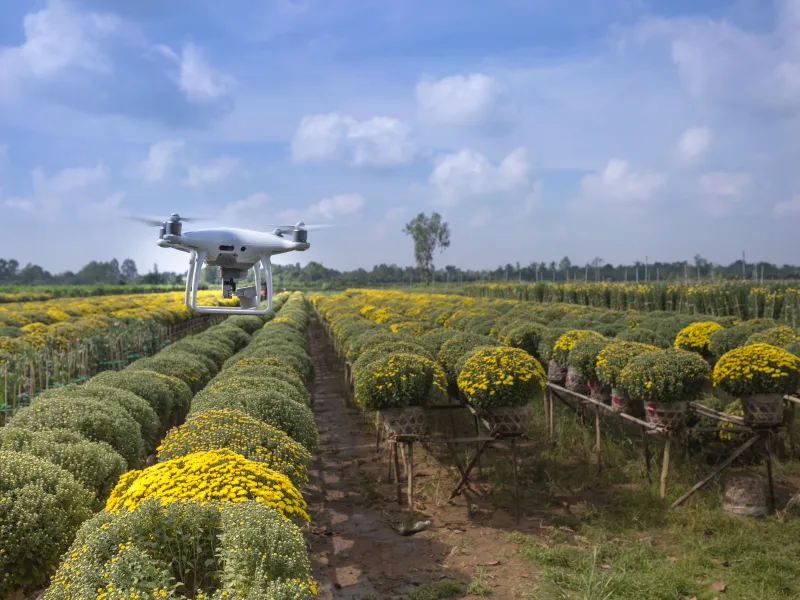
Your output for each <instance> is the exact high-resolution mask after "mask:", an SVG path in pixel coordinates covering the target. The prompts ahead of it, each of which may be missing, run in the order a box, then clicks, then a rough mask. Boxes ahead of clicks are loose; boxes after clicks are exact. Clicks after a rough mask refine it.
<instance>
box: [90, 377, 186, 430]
mask: <svg viewBox="0 0 800 600" xmlns="http://www.w3.org/2000/svg"><path fill="white" fill-rule="evenodd" d="M157 375H158V374H157V373H156V372H155V371H146V370H141V371H139V370H129V369H123V370H122V371H103V372H102V373H99V374H97V375H95V376H94V377H92V379H91V380H89V381H88V382H87V383H86V384H85V386H86V388H87V389H89V388H90V387H93V386H95V385H101V386H108V387H114V388H118V389H121V390H127V391H129V392H131V393H133V394H136V395H137V396H139V397H140V398H144V399H145V400H146V401H147V402H148V404H150V407H151V408H152V409H153V410H154V411H155V412H156V414H157V415H158V418H159V419H160V420H161V422H162V423H164V422H166V421H167V419H168V418H169V415H170V414H171V413H172V409H173V403H174V402H175V400H176V398H175V395H174V393H173V391H172V388H171V387H170V385H169V383H168V382H167V381H164V379H163V378H161V377H158V376H157ZM184 385H186V384H184ZM187 391H188V392H189V399H191V390H188V389H187ZM184 402H186V399H184Z"/></svg>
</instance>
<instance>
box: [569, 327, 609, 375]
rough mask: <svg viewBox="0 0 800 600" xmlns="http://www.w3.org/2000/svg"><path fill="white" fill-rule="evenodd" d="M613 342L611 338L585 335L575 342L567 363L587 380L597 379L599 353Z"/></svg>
mask: <svg viewBox="0 0 800 600" xmlns="http://www.w3.org/2000/svg"><path fill="white" fill-rule="evenodd" d="M610 343H612V340H611V339H609V338H596V337H594V336H592V337H585V338H583V339H580V340H578V341H577V342H575V345H574V346H572V350H570V351H569V357H568V358H567V364H568V365H569V366H570V367H572V368H573V369H575V370H576V371H577V372H578V373H580V374H581V376H582V377H584V378H585V379H586V380H587V381H597V372H596V371H595V368H596V365H597V355H598V354H600V353H601V352H602V351H603V350H604V349H605V348H606V346H608V345H609V344H610Z"/></svg>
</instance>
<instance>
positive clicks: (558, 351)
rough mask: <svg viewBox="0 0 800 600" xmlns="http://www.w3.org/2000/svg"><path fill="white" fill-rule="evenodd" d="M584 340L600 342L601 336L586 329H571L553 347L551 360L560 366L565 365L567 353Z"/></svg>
mask: <svg viewBox="0 0 800 600" xmlns="http://www.w3.org/2000/svg"><path fill="white" fill-rule="evenodd" d="M586 338H595V339H598V340H602V339H603V336H602V335H601V334H599V333H597V332H596V331H589V330H587V329H571V330H570V331H567V332H566V333H564V334H563V335H562V336H561V337H559V338H558V339H557V340H556V343H555V344H554V345H553V360H554V361H556V362H557V363H559V364H562V365H565V364H567V359H568V358H569V351H570V350H572V347H573V346H574V345H575V344H577V343H578V342H579V341H581V340H585V339H586Z"/></svg>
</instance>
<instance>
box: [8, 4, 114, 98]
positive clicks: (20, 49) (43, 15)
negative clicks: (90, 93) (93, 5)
mask: <svg viewBox="0 0 800 600" xmlns="http://www.w3.org/2000/svg"><path fill="white" fill-rule="evenodd" d="M119 25H120V20H119V19H118V18H117V17H116V16H114V15H111V14H108V13H86V14H80V13H78V12H75V11H74V10H72V8H71V7H70V6H69V4H67V3H66V2H63V1H62V0H50V1H49V2H48V3H47V6H46V7H45V8H42V9H41V10H38V11H36V12H30V13H28V14H26V15H25V17H24V20H23V29H24V34H25V41H24V42H23V43H22V44H21V45H19V46H11V47H5V48H0V84H2V85H3V86H4V87H5V86H8V87H9V88H12V89H13V87H14V86H15V85H17V84H19V83H21V82H23V81H25V80H28V79H33V80H46V79H50V78H52V77H54V76H57V75H60V74H62V73H63V72H64V71H65V70H67V69H70V68H78V69H83V70H87V71H92V72H96V73H108V72H110V71H112V70H113V64H112V62H111V59H110V58H109V57H108V56H107V54H106V53H105V52H104V50H103V49H102V47H101V42H102V41H103V40H104V39H105V38H108V37H109V36H111V35H112V34H113V33H114V32H115V31H116V30H117V29H118V27H119ZM6 91H7V92H8V91H9V90H6Z"/></svg>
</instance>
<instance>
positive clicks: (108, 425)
mask: <svg viewBox="0 0 800 600" xmlns="http://www.w3.org/2000/svg"><path fill="white" fill-rule="evenodd" d="M6 427H12V428H15V429H16V428H20V429H28V430H31V431H41V430H42V429H69V430H70V431H75V432H77V433H80V434H81V435H83V436H84V437H86V438H88V439H90V440H93V441H95V442H106V443H108V444H109V445H110V446H111V447H112V448H114V450H116V451H117V452H119V453H120V454H121V455H122V457H123V458H124V459H125V462H126V463H127V464H128V467H129V468H134V467H136V466H138V464H139V462H140V461H141V459H142V458H143V457H144V441H143V440H142V433H141V429H140V427H139V424H138V423H137V422H136V421H135V420H134V419H133V417H131V416H130V414H128V412H127V411H126V410H125V409H124V408H122V407H121V406H119V405H116V404H108V403H106V402H103V401H102V400H98V399H97V398H93V397H91V396H73V397H64V396H54V397H51V398H42V399H39V400H37V401H36V402H35V403H34V404H32V405H31V406H26V407H25V408H22V409H20V410H19V411H18V412H17V414H16V415H14V418H13V419H12V420H11V422H10V423H9V424H8V425H6Z"/></svg>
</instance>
